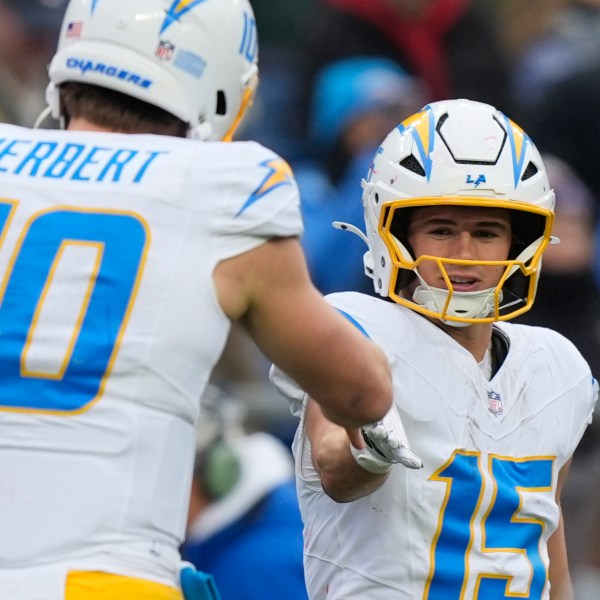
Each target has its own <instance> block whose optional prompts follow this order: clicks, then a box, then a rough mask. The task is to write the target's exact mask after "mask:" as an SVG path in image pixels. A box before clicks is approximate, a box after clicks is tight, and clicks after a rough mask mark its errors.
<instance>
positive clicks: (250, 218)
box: [213, 142, 304, 258]
mask: <svg viewBox="0 0 600 600" xmlns="http://www.w3.org/2000/svg"><path fill="white" fill-rule="evenodd" d="M228 146H229V148H228V149H231V152H230V153H229V160H228V161H227V162H228V164H227V165H223V167H222V168H220V169H217V172H218V173H219V175H220V176H219V178H218V179H217V180H215V181H214V182H213V183H214V194H215V197H218V198H219V202H220V203H222V204H221V205H220V207H219V208H220V210H219V213H218V217H217V218H216V220H215V235H216V236H217V237H218V238H219V246H220V253H221V254H222V256H221V258H228V257H230V256H234V255H236V254H239V253H241V252H244V251H247V250H251V249H252V248H255V247H257V246H259V245H260V244H262V243H264V242H265V241H266V240H268V239H270V238H276V237H293V236H300V235H301V234H302V232H303V229H304V226H303V221H302V213H301V210H300V195H299V192H298V186H297V184H296V179H295V177H294V174H293V172H292V170H291V168H290V166H289V165H288V164H287V162H285V160H283V159H282V158H281V157H280V156H278V155H277V154H275V153H274V152H272V151H271V150H268V149H267V148H265V147H264V146H261V145H260V144H257V143H254V142H236V143H233V144H229V145H228ZM222 150H223V148H222V147H219V151H222Z"/></svg>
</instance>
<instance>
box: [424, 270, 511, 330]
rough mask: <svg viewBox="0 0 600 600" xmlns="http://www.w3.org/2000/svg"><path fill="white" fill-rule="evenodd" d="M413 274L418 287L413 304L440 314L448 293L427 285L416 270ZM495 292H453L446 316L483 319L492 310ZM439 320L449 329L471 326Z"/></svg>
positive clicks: (493, 289) (493, 290)
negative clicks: (418, 283) (415, 275)
mask: <svg viewBox="0 0 600 600" xmlns="http://www.w3.org/2000/svg"><path fill="white" fill-rule="evenodd" d="M415 273H416V274H417V277H418V278H419V282H420V285H418V286H417V287H416V288H415V291H414V292H413V297H412V299H413V302H414V303H415V304H419V305H420V306H423V307H424V308H426V309H427V310H430V311H431V312H436V313H439V314H442V313H443V311H444V306H445V304H446V302H447V300H448V294H449V293H450V292H449V291H448V290H443V289H440V288H434V287H431V286H429V285H427V283H425V281H424V280H423V278H422V277H421V276H420V275H419V273H418V271H417V270H416V269H415ZM495 291H496V288H488V289H485V290H478V291H476V292H454V293H453V294H452V298H451V299H450V302H449V304H448V310H447V311H446V314H447V315H449V316H451V317H459V318H463V319H482V318H485V317H487V316H489V314H490V313H491V312H492V311H493V309H494V293H495ZM499 300H500V302H501V301H502V292H500V297H499ZM441 320H442V322H443V323H444V324H446V325H449V326H450V327H467V326H469V325H472V323H468V322H467V323H465V322H460V321H453V320H449V319H448V320H447V319H441Z"/></svg>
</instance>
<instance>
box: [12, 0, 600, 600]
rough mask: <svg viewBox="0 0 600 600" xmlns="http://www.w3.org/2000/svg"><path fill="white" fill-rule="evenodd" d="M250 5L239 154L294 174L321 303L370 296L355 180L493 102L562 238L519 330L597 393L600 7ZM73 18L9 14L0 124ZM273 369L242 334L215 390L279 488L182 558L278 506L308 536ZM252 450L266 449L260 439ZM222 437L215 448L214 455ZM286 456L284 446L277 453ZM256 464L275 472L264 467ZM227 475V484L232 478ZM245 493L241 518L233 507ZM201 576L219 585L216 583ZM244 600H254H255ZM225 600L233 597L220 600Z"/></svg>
mask: <svg viewBox="0 0 600 600" xmlns="http://www.w3.org/2000/svg"><path fill="white" fill-rule="evenodd" d="M251 3H252V5H253V8H254V10H255V14H256V19H257V23H258V31H259V40H260V86H259V89H258V94H257V97H256V100H255V102H254V105H253V107H252V109H251V110H250V112H249V115H248V117H247V119H246V122H245V124H243V126H242V129H241V130H240V134H239V135H238V138H241V139H254V140H257V141H259V142H262V143H264V144H265V145H267V146H269V147H270V148H272V149H273V150H275V151H276V152H278V153H280V154H281V155H282V156H283V157H284V158H285V159H286V160H288V162H289V163H290V164H291V166H292V167H293V169H294V172H295V174H296V177H297V180H298V183H299V186H300V190H301V194H302V201H303V211H304V216H305V221H306V234H305V236H304V238H303V240H302V242H303V246H304V249H305V251H306V255H307V260H308V264H309V268H310V271H311V274H312V277H313V280H314V281H315V284H316V285H317V287H318V288H319V289H320V290H321V291H322V292H323V293H329V292H334V291H340V290H349V289H352V290H358V291H362V292H367V293H370V292H372V291H373V290H372V283H371V281H370V280H369V279H367V278H366V277H365V276H364V274H363V266H362V256H363V253H364V251H365V250H366V248H365V247H364V244H363V242H362V241H361V239H360V237H358V236H354V235H349V233H348V232H346V231H343V230H340V229H336V228H334V227H333V226H332V222H334V221H341V222H345V223H349V224H350V225H354V226H355V227H358V228H359V229H362V223H363V220H362V219H363V218H362V206H361V203H360V194H361V187H360V181H361V179H362V177H364V176H365V175H366V173H367V170H368V167H369V164H370V161H371V158H372V156H373V153H374V151H375V150H376V148H377V146H378V144H379V142H380V141H381V140H382V139H383V137H384V135H385V134H386V133H387V132H388V131H389V130H390V129H391V128H392V127H393V126H394V125H396V124H397V123H399V122H400V121H402V120H403V119H404V118H405V117H406V116H408V115H409V114H412V113H413V112H415V111H416V110H418V109H419V108H420V107H421V106H423V105H424V104H426V103H427V102H429V101H434V100H440V99H444V98H461V97H464V98H470V99H473V100H480V101H484V102H488V103H490V104H493V105H495V106H496V107H497V108H499V109H500V110H501V111H503V112H505V113H506V114H507V115H509V116H510V117H511V118H512V119H513V120H514V121H516V122H517V123H518V124H519V125H521V126H522V127H523V128H524V130H525V131H527V132H528V133H529V134H530V135H531V137H532V138H533V140H534V141H535V143H536V145H537V147H538V148H539V149H540V151H541V152H542V153H543V154H544V156H545V160H546V166H547V168H548V174H549V178H550V182H551V184H552V185H553V187H554V188H555V190H556V195H557V208H556V225H555V231H554V233H555V235H556V236H557V237H558V238H560V240H561V243H560V244H559V245H557V246H553V247H551V248H550V249H549V251H548V252H547V254H546V255H545V257H544V267H543V273H542V276H541V281H540V286H539V290H538V296H537V300H536V303H535V305H534V307H533V309H532V310H531V311H530V312H529V313H526V314H525V315H523V316H522V317H520V318H519V319H520V321H521V322H524V323H530V324H536V325H542V326H547V327H551V328H553V329H556V330H558V331H559V332H561V333H563V334H564V335H566V336H567V337H568V338H570V339H571V340H572V341H573V342H574V343H575V344H576V345H577V346H578V348H579V349H580V351H581V352H582V353H583V354H584V356H585V357H586V358H587V360H588V361H589V363H590V365H591V367H592V371H593V372H594V373H595V375H596V377H598V374H599V373H600V260H599V258H598V253H599V247H598V240H599V239H600V228H599V226H598V214H599V207H600V192H599V190H600V164H599V163H600V152H598V146H599V145H600V111H599V110H598V106H600V0H527V1H523V0H370V1H369V2H365V1H364V0H278V1H277V2H273V1H272V0H251ZM65 4H66V0H0V121H3V122H9V123H13V124H17V125H23V126H32V125H33V124H34V122H35V121H36V118H37V117H38V115H39V114H40V113H41V111H42V110H43V108H44V106H45V102H44V91H45V87H46V83H47V75H46V68H47V64H48V62H49V60H50V58H51V56H52V54H53V52H54V49H55V44H56V40H57V37H58V29H59V26H60V22H61V19H62V14H63V11H64V8H65ZM42 126H48V127H52V126H55V124H53V123H52V122H49V123H48V122H45V123H43V124H42ZM268 366H269V365H268V364H267V363H266V361H265V360H264V359H263V358H262V356H261V355H260V354H259V353H258V351H257V350H256V348H255V347H254V346H253V345H252V343H251V342H250V341H249V339H248V338H247V337H246V336H245V334H244V333H243V332H242V331H240V330H238V329H236V328H234V329H233V330H232V334H231V337H230V340H229V343H228V346H227V348H226V350H225V353H224V355H223V358H222V360H221V363H220V364H219V366H218V368H217V370H216V371H215V374H214V376H213V384H214V385H215V386H216V389H219V390H222V392H223V393H225V394H226V396H227V397H228V398H233V399H234V404H235V403H236V402H237V403H238V404H240V405H241V404H243V405H244V406H245V409H244V412H243V415H242V417H240V418H237V420H236V423H237V424H238V425H239V426H240V427H238V430H237V433H236V434H235V435H234V436H233V437H235V438H236V440H237V441H236V442H235V443H236V444H238V445H239V444H241V445H242V448H243V449H242V451H241V452H240V454H241V455H244V454H248V455H250V456H256V457H257V458H256V460H257V461H258V464H261V468H260V469H258V470H257V469H255V468H254V467H252V466H251V465H245V466H244V465H242V464H241V463H239V461H238V462H236V463H235V464H236V465H237V466H236V467H235V466H234V467H233V470H234V471H235V469H238V470H239V469H249V470H250V471H248V472H252V473H255V474H256V476H255V477H256V478H257V477H258V473H260V474H261V476H264V475H265V470H267V471H269V469H270V471H269V472H270V474H271V477H266V481H262V480H261V481H258V479H256V482H257V483H256V485H255V486H254V487H253V489H254V492H253V494H254V495H252V494H251V493H250V492H248V493H246V491H243V490H246V488H242V491H243V493H241V492H240V488H239V486H240V485H242V484H243V485H250V484H249V483H248V477H250V475H248V473H246V475H244V476H242V475H241V474H240V473H238V474H237V475H235V474H234V475H231V481H230V482H229V483H228V484H227V485H225V488H226V491H225V492H223V493H221V492H219V493H217V494H213V493H209V494H208V496H207V497H204V499H203V500H202V501H201V502H200V500H198V502H196V503H194V502H192V506H193V507H198V506H199V505H202V506H205V505H210V506H212V508H210V509H208V510H207V511H206V512H205V513H204V516H202V517H200V516H199V515H200V513H201V511H200V510H199V509H198V512H197V514H195V515H193V518H192V517H190V543H189V546H188V548H187V551H188V555H189V556H190V558H193V556H195V555H197V556H202V557H203V559H202V560H203V561H206V560H208V558H206V557H208V556H216V554H215V552H213V550H214V548H219V549H220V548H222V546H224V545H225V546H226V545H227V544H228V543H231V542H230V540H232V539H234V534H236V535H237V533H239V532H240V531H242V530H244V527H245V526H246V525H244V524H248V523H250V522H251V523H254V524H255V525H256V524H257V523H258V524H259V525H260V524H261V523H263V524H264V522H265V521H264V519H263V520H260V519H258V515H259V514H263V515H266V514H271V513H270V512H269V511H271V510H273V511H276V509H277V507H278V506H279V510H280V512H285V514H287V515H288V516H289V517H290V518H289V519H287V520H281V522H278V525H279V526H280V527H281V528H283V529H281V530H280V531H286V532H289V531H297V532H299V531H300V528H301V523H300V520H299V515H298V514H297V512H296V513H293V514H291V513H290V512H289V510H291V509H287V508H286V509H285V511H283V507H287V505H288V504H287V503H289V501H290V499H291V498H293V495H290V493H289V492H290V489H289V485H290V482H291V481H292V477H293V475H292V469H291V467H290V465H289V464H287V463H286V456H285V452H284V455H283V456H280V455H281V453H280V452H279V450H278V449H281V448H284V449H285V448H286V446H287V447H289V443H290V441H291V436H292V435H293V430H294V428H295V421H293V419H292V417H291V415H290V414H289V410H288V407H287V406H286V405H285V403H284V402H283V401H282V400H281V399H280V398H279V397H278V396H277V395H276V393H275V392H274V391H273V390H272V389H271V388H270V386H269V385H268V383H267V376H266V374H267V370H268ZM211 393H212V392H211ZM599 416H600V415H599ZM238 417H239V415H238ZM222 418H223V417H222V415H221V416H220V417H219V418H218V419H217V421H219V422H220V420H222ZM598 421H600V418H599V419H597V420H596V423H594V424H593V425H592V427H590V429H589V430H588V432H587V433H586V434H585V436H584V439H583V441H582V444H581V445H580V448H579V449H578V450H577V453H576V455H575V459H574V463H573V467H572V469H571V476H570V481H569V483H568V485H567V488H566V489H565V491H564V493H563V498H564V500H563V505H564V512H565V520H566V530H567V543H568V547H569V554H570V561H571V569H572V573H573V578H574V584H575V586H576V594H577V596H576V597H577V599H578V600H592V599H593V600H597V599H598V598H600V546H598V545H597V544H596V543H595V539H596V537H597V536H596V535H595V534H598V533H600V461H599V460H598V458H599V457H600V433H599V432H600V425H599V423H598ZM242 426H243V431H242V430H241V428H242ZM254 433H261V434H263V433H264V434H268V436H269V437H268V438H263V437H260V436H259V437H258V438H256V437H254V438H253V437H252V434H254ZM222 437H223V432H222V431H221V433H220V434H219V435H218V436H217V438H218V440H219V441H221V439H222ZM217 438H215V439H217ZM276 443H280V444H281V446H277V448H275V446H273V445H274V444H276ZM244 444H245V446H244ZM269 444H271V446H269ZM234 446H235V444H234ZM274 448H275V449H274ZM244 449H246V450H247V451H246V450H244ZM264 453H268V455H270V456H272V457H274V456H280V458H281V460H275V459H273V460H272V461H269V460H264ZM229 462H230V466H229V467H222V468H223V469H226V468H229V469H230V470H229V471H227V472H229V473H231V468H232V467H231V460H230V461H229ZM226 463H227V461H226V460H225V462H224V463H223V464H226ZM238 463H239V464H238ZM202 468H203V467H200V466H199V467H198V473H200V472H201V470H202ZM213 468H214V465H213ZM240 482H241V483H240ZM261 486H262V487H261ZM251 487H252V486H251ZM248 489H250V488H248ZM235 490H238V491H237V492H236V493H237V494H238V496H239V497H240V498H242V497H243V498H245V499H246V501H242V500H238V499H236V498H237V497H238V496H235V495H234V492H235ZM273 490H276V495H274V496H273V495H272V494H273V493H274V492H273ZM195 491H196V492H198V490H197V488H195ZM198 493H200V492H198ZM205 496H206V493H205ZM248 498H251V499H252V500H253V502H250V505H248V504H249V503H248V501H247V499H248ZM265 498H270V499H271V500H269V501H267V500H265ZM218 507H221V508H218ZM258 509H260V510H258ZM261 511H263V512H262V513H261ZM273 514H274V513H273ZM248 515H251V516H252V518H251V519H250V518H248ZM211 519H212V522H211ZM244 519H246V520H244ZM271 522H272V521H271ZM234 525H235V526H234ZM223 532H225V533H223ZM236 532H237V533H236ZM269 535H273V537H272V538H267V537H265V538H264V539H263V542H262V543H263V549H262V550H261V556H262V557H263V558H264V557H265V556H268V555H269V554H270V553H271V554H273V560H275V558H277V559H278V560H280V562H281V561H284V560H287V558H288V557H287V554H286V553H285V552H284V551H283V550H282V548H283V546H282V545H281V544H280V543H279V542H275V541H273V543H272V544H271V548H270V549H269V544H268V543H267V542H266V541H265V540H268V539H272V540H277V539H279V538H278V537H277V534H275V533H272V534H269ZM219 536H221V537H219ZM286 538H287V539H291V540H292V543H293V544H300V546H299V547H297V548H296V546H294V547H293V548H292V550H294V548H295V549H297V550H298V553H300V550H301V541H300V540H301V536H300V535H298V536H294V535H289V534H287V533H286ZM200 541H202V542H203V543H204V544H206V547H203V546H201V544H200ZM240 543H241V542H240ZM211 544H213V545H212V546H211ZM219 544H220V545H219ZM242 548H244V546H243V545H240V550H239V552H242V551H243V550H242ZM274 550H275V551H274ZM219 551H221V550H219ZM290 551H291V550H290ZM294 552H295V550H294ZM240 560H241V558H240ZM298 560H299V562H298V563H296V564H293V565H292V564H291V563H290V564H287V567H285V568H289V569H290V570H291V571H294V572H296V571H295V570H297V569H298V568H300V569H301V556H300V557H299V559H298ZM209 567H212V569H214V571H215V572H218V570H219V568H220V567H219V565H217V564H214V565H212V564H211V565H209ZM205 568H206V567H205ZM279 568H280V567H276V568H274V569H273V571H271V573H276V572H278V571H277V569H279ZM281 568H284V567H281ZM208 570H211V568H209V569H208ZM296 575H298V573H296ZM299 581H300V580H299ZM298 585H299V589H300V588H301V583H299V584H298ZM256 593H257V594H258V595H257V596H256V597H263V598H264V597H265V596H260V590H256ZM290 595H291V596H292V597H294V596H293V594H292V593H291V592H290V593H288V596H290ZM246 597H247V598H248V599H250V598H253V597H255V596H252V594H251V592H248V595H247V596H244V598H246ZM298 597H299V598H300V597H302V596H301V595H299V596H298ZM227 598H228V596H227V592H226V590H225V588H223V600H227ZM237 598H238V599H239V598H240V596H239V595H238V596H237Z"/></svg>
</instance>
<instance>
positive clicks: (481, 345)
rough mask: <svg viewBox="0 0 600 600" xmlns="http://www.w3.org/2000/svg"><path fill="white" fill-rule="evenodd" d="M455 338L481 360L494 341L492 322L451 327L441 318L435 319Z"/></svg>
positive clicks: (477, 359)
mask: <svg viewBox="0 0 600 600" xmlns="http://www.w3.org/2000/svg"><path fill="white" fill-rule="evenodd" d="M433 322H434V323H435V324H436V325H437V326H438V327H439V328H440V329H443V330H444V331H445V332H446V333H447V334H448V335H449V336H450V337H451V338H452V339H453V340H455V341H456V342H458V343H459V344H460V345H461V346H462V347H463V348H464V349H465V350H468V351H469V352H470V353H471V354H472V355H473V358H475V360H476V361H477V362H481V361H482V360H483V357H484V355H485V352H486V350H487V349H488V348H489V346H490V342H491V341H492V323H475V324H473V325H469V326H468V327H451V326H450V325H447V324H445V323H442V322H441V321H440V320H437V319H436V320H434V321H433Z"/></svg>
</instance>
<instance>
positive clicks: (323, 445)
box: [306, 401, 391, 502]
mask: <svg viewBox="0 0 600 600" xmlns="http://www.w3.org/2000/svg"><path fill="white" fill-rule="evenodd" d="M306 423H307V430H308V432H309V439H310V442H311V450H312V461H313V465H314V467H315V469H316V471H317V472H318V474H319V477H320V479H321V485H322V486H323V490H324V491H325V493H326V494H327V495H328V496H329V497H330V498H332V499H333V500H335V501H336V502H352V501H353V500H357V499H358V498H362V497H363V496H366V495H368V494H370V493H372V492H374V491H375V490H377V489H379V488H380V487H381V486H382V485H383V483H384V482H385V480H386V479H387V476H388V472H385V473H372V472H369V471H366V470H365V469H363V468H362V467H361V466H360V465H359V464H358V463H357V462H356V459H355V458H354V456H353V455H352V452H351V450H350V441H349V439H348V433H347V432H346V430H345V429H343V428H342V427H339V426H337V425H335V424H333V423H331V422H329V421H327V420H326V419H325V418H324V417H323V414H322V411H321V409H320V407H319V406H318V405H317V404H316V403H315V402H314V401H311V402H310V405H309V408H308V411H307V415H306ZM390 468H391V465H390Z"/></svg>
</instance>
